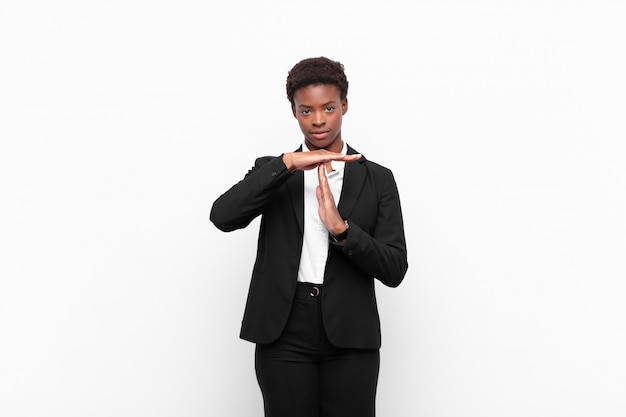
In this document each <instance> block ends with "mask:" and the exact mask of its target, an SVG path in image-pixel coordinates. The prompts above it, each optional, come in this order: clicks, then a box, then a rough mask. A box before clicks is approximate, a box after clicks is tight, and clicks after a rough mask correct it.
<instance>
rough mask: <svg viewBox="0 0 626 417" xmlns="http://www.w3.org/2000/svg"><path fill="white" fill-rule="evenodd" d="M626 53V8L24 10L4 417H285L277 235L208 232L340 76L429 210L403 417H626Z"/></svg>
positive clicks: (409, 189) (3, 273)
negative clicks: (261, 329)
mask: <svg viewBox="0 0 626 417" xmlns="http://www.w3.org/2000/svg"><path fill="white" fill-rule="evenodd" d="M624 45H626V4H625V3H624V2H623V1H621V0H614V1H610V0H594V1H579V0H570V1H556V0H543V1H535V0H531V1H524V2H521V1H516V2H513V1H489V0H482V1H461V0H447V1H446V0H438V1H434V0H433V1H400V0H388V1H385V2H373V1H363V0H360V1H357V0H353V1H339V0H335V1H332V2H331V1H315V2H308V3H306V2H304V3H303V2H293V1H287V0H283V1H274V2H271V1H270V2H259V1H247V2H242V1H239V2H237V1H233V2H206V1H191V0H190V1H177V2H173V1H169V2H168V1H147V0H124V1H120V0H114V1H106V2H105V1H93V2H83V1H55V2H47V1H19V2H18V1H15V2H8V1H5V2H2V5H1V6H0V60H1V61H2V62H1V64H0V139H1V146H0V201H1V204H0V228H1V229H0V415H2V416H3V417H36V416H46V417H48V416H63V417H74V416H77V417H78V416H80V417H83V416H90V417H92V416H93V417H100V416H103V417H104V416H106V417H109V416H123V417H126V416H128V417H136V416H149V417H161V416H163V417H169V416H185V417H194V416H233V417H241V416H261V415H262V411H261V408H262V402H261V396H260V393H259V390H258V387H257V385H256V380H255V376H254V371H253V356H252V355H253V346H252V344H249V343H247V342H244V341H241V340H239V339H238V333H239V324H240V320H241V316H242V313H243V307H244V303H245V297H246V293H247V286H248V280H249V276H250V271H251V267H252V263H253V259H254V250H255V238H256V233H257V227H258V222H254V223H253V224H252V225H251V226H250V227H249V228H248V229H245V230H243V231H238V232H233V233H230V234H223V233H221V232H219V231H218V230H217V229H215V228H214V227H213V226H212V225H211V224H210V223H209V222H208V220H207V214H208V211H209V209H210V207H211V204H212V202H213V200H214V199H215V198H217V197H218V196H219V195H220V194H221V193H222V192H223V191H225V190H226V189H227V188H228V187H230V185H232V184H234V183H235V182H236V181H238V180H239V179H240V178H241V177H242V176H243V175H244V173H245V172H246V171H247V169H248V168H249V167H250V166H251V164H252V163H253V161H254V159H255V158H256V157H257V156H260V155H266V154H279V153H281V152H284V151H289V150H292V149H294V148H295V147H296V146H298V144H299V143H300V141H301V136H300V133H299V130H298V127H297V124H296V122H295V121H294V120H293V119H292V117H291V115H290V111H289V103H288V102H287V100H286V98H285V93H284V81H285V77H286V75H287V71H288V70H289V69H290V68H291V66H292V65H293V64H295V63H296V62H297V61H299V60H300V59H303V58H307V57H310V56H319V55H326V56H328V57H331V58H334V59H337V60H340V61H341V62H343V63H344V65H345V66H346V72H347V74H348V77H349V80H350V83H351V84H350V92H349V98H350V111H349V112H348V114H347V115H346V117H345V118H344V131H343V132H344V138H345V139H346V140H347V141H348V142H349V143H350V144H351V145H353V146H354V147H356V148H357V149H358V150H360V151H361V152H362V153H363V154H365V155H366V156H367V157H368V158H369V159H372V160H374V161H377V162H379V163H381V164H383V165H386V166H388V167H390V168H392V169H393V171H394V173H395V175H396V178H397V181H398V185H399V187H400V192H401V197H402V204H403V209H404V213H405V220H406V233H407V240H408V247H409V263H410V266H409V272H408V275H407V277H406V280H405V282H404V283H403V284H402V285H401V286H400V287H399V288H398V289H393V290H391V289H388V288H385V287H383V286H379V288H378V289H379V291H378V295H379V301H380V310H381V318H382V322H383V348H382V369H381V376H380V382H379V395H378V414H379V415H381V416H383V417H391V416H425V417H457V416H458V417H467V416H476V417H502V416H507V417H516V416H542V417H543V416H545V417H552V416H568V417H578V416H602V417H612V416H620V417H621V416H624V415H626V395H624V393H626V359H625V352H626V302H625V301H624V299H625V296H626V256H625V255H626V216H625V213H626V127H625V125H626V123H625V121H624V116H625V114H626V55H625V53H624Z"/></svg>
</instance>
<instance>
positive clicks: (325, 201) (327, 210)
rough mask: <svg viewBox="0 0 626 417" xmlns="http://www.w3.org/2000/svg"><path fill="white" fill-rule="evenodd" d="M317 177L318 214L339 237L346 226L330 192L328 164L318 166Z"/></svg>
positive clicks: (333, 233) (332, 232) (331, 231)
mask: <svg viewBox="0 0 626 417" xmlns="http://www.w3.org/2000/svg"><path fill="white" fill-rule="evenodd" d="M302 153H308V152H302ZM317 176H318V179H319V185H318V186H317V188H316V190H315V193H316V195H317V202H318V204H319V208H318V213H319V216H320V220H322V223H324V226H326V229H328V231H329V232H330V233H331V234H332V235H333V236H337V235H339V234H341V233H343V232H344V231H345V230H346V224H345V223H344V221H343V219H342V218H341V215H340V214H339V210H337V205H336V204H335V199H334V198H333V193H332V192H331V191H330V186H329V185H328V178H327V177H326V164H319V165H318V166H317Z"/></svg>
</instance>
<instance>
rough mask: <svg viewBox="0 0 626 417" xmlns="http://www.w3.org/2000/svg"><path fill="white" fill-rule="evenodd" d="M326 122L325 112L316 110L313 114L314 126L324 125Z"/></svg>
mask: <svg viewBox="0 0 626 417" xmlns="http://www.w3.org/2000/svg"><path fill="white" fill-rule="evenodd" d="M325 123H326V122H325V121H324V114H323V113H322V112H315V113H314V114H313V126H322V125H324V124H325Z"/></svg>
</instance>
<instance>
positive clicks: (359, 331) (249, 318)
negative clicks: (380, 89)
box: [210, 146, 408, 348]
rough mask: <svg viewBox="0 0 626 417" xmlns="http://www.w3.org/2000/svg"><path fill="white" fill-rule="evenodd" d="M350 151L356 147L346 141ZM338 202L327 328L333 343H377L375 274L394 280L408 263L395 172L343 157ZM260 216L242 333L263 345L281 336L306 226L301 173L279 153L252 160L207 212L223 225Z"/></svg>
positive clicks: (328, 272) (228, 227) (327, 283)
mask: <svg viewBox="0 0 626 417" xmlns="http://www.w3.org/2000/svg"><path fill="white" fill-rule="evenodd" d="M299 150H301V148H300V149H299ZM348 153H349V154H354V153H357V152H356V151H355V150H354V149H352V148H351V147H349V146H348ZM338 209H339V213H340V214H341V216H342V217H343V218H344V219H348V221H349V224H350V229H349V231H348V238H347V240H346V241H345V243H343V244H340V243H335V242H334V241H332V239H331V240H330V242H331V244H330V248H329V252H328V260H327V263H326V269H325V272H324V291H323V292H322V295H321V297H322V298H321V306H322V317H323V321H324V328H325V329H326V333H327V336H328V339H329V340H330V341H331V343H333V344H334V345H335V346H337V347H345V348H378V347H380V341H381V338H380V320H379V316H378V309H377V306H376V296H375V294H374V279H378V280H379V281H381V282H382V283H383V284H385V285H387V286H389V287H396V286H398V285H399V284H400V282H402V280H403V278H404V275H405V274H406V271H407V268H408V263H407V252H406V242H405V238H404V226H403V221H402V211H401V208H400V198H399V196H398V190H397V187H396V183H395V180H394V177H393V174H392V172H391V171H390V170H389V169H387V168H385V167H383V166H380V165H378V164H376V163H374V162H371V161H368V160H367V159H365V157H362V158H360V159H359V160H358V161H356V162H347V163H346V164H345V172H344V179H343V187H342V191H341V197H340V200H339V205H338ZM258 215H261V224H260V230H259V240H258V248H257V255H256V261H255V264H254V270H253V272H252V280H251V282H250V289H249V292H248V300H247V303H246V308H245V312H244V317H243V322H242V328H241V338H242V339H245V340H249V341H251V342H255V343H260V344H267V343H271V342H273V341H275V340H276V339H277V338H278V337H279V336H280V334H281V333H282V331H283V329H284V327H285V323H286V322H287V318H288V317H289V312H290V310H291V304H292V301H293V298H294V293H295V288H296V282H297V276H298V265H299V262H300V252H301V250H302V236H303V231H304V227H303V226H304V225H303V218H304V175H303V172H302V171H296V172H295V173H290V172H289V170H288V169H287V167H286V166H285V164H284V162H283V160H282V156H279V157H262V158H259V159H257V160H256V163H255V165H254V167H253V168H252V169H251V170H250V171H249V172H248V173H247V174H246V176H245V177H244V179H243V180H241V181H240V182H239V183H237V184H235V185H234V186H233V187H232V188H230V189H229V190H228V191H226V192H225V193H224V194H223V195H222V196H220V197H219V198H218V199H217V200H216V201H215V202H214V203H213V207H212V209H211V215H210V219H211V221H212V222H213V223H214V224H215V226H217V227H218V228H219V229H220V230H222V231H225V232H228V231H232V230H236V229H241V228H243V227H246V226H247V225H248V224H249V223H250V222H251V221H252V220H253V219H254V218H256V217H257V216H258Z"/></svg>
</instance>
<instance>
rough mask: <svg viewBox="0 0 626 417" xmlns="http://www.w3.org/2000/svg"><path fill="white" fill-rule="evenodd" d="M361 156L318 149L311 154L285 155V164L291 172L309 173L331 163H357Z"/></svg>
mask: <svg viewBox="0 0 626 417" xmlns="http://www.w3.org/2000/svg"><path fill="white" fill-rule="evenodd" d="M360 157H361V154H353V155H343V154H340V153H337V152H329V151H327V150H326V149H318V150H316V151H310V152H290V153H286V154H284V155H283V162H285V165H287V169H288V170H289V172H294V171H297V170H302V171H307V170H309V169H313V168H315V167H317V166H318V165H320V164H322V165H323V164H325V163H327V162H330V161H345V162H352V161H356V160H357V159H359V158H360Z"/></svg>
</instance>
